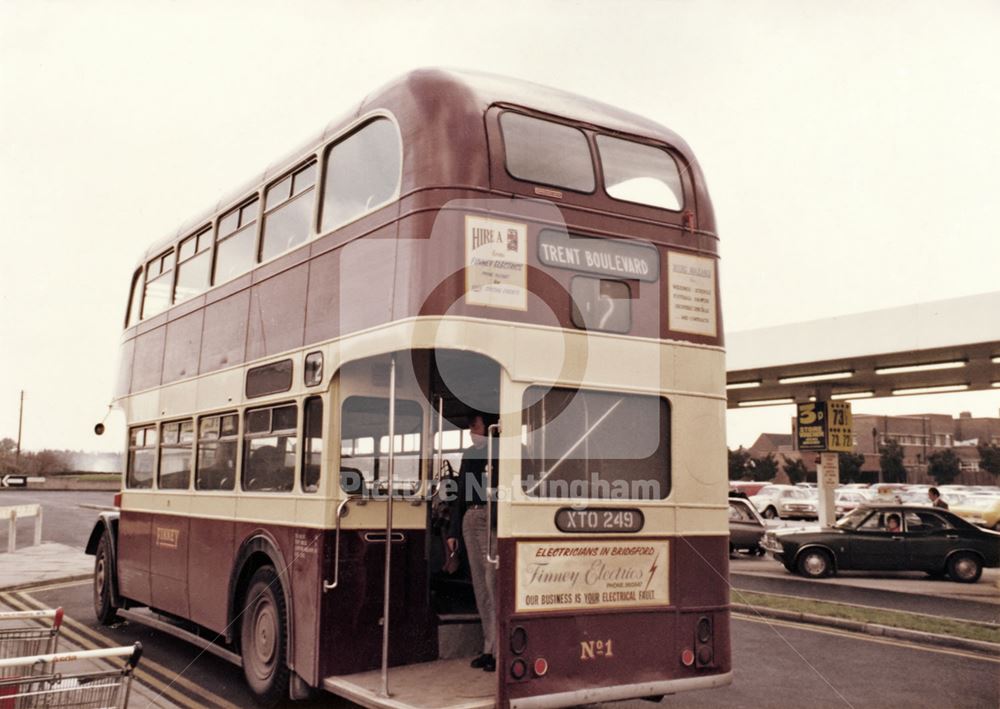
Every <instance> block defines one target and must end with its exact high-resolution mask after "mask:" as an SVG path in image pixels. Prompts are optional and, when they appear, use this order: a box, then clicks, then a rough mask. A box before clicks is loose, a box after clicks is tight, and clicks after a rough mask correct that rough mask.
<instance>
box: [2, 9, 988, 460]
mask: <svg viewBox="0 0 1000 709" xmlns="http://www.w3.org/2000/svg"><path fill="white" fill-rule="evenodd" d="M279 8H280V9H279ZM998 36H1000V3H998V2H995V0H982V1H980V2H975V1H961V0H959V1H956V2H950V3H945V2H913V1H910V0H900V1H899V2H871V1H870V0H866V1H863V2H843V1H838V2H802V1H801V0H788V1H784V0H781V1H775V2H763V1H761V2H748V1H746V0H741V1H739V2H736V1H733V2H697V3H696V2H630V3H607V2H549V3H542V2H510V1H508V2H504V3H489V4H486V3H482V4H479V3H468V2H441V3H431V2H422V3H413V2H411V3H403V2H381V3H379V2H376V3H366V4H362V3H346V2H345V3H334V2H288V3H281V4H277V3H265V2H256V1H248V0H241V1H240V2H222V1H218V0H216V1H215V2H185V1H182V0H178V1H176V2H150V1H148V0H147V1H145V2H142V3H136V2H125V1H124V0H119V1H114V2H93V1H92V2H72V1H69V0H66V1H65V2H53V1H44V0H0V224H2V231H0V239H2V243H3V255H2V258H0V347H2V350H0V364H2V370H0V372H2V373H0V436H11V437H13V436H15V435H16V432H17V408H18V394H19V390H21V389H22V388H23V389H25V390H26V405H25V417H24V439H23V444H24V447H25V448H27V449H38V448H42V447H56V448H63V447H66V448H74V449H86V450H116V449H118V448H120V447H121V445H122V437H121V434H120V431H121V429H120V428H113V429H112V430H111V431H110V432H109V435H105V436H104V437H103V438H96V437H95V436H94V435H93V433H92V432H91V430H92V427H93V424H94V423H95V422H96V421H98V420H100V419H101V417H102V416H103V414H104V412H105V410H106V407H107V404H108V403H109V400H110V396H111V389H112V375H113V372H114V367H115V358H116V356H117V349H118V338H119V335H120V329H121V324H122V318H123V313H124V309H125V301H126V298H127V290H128V285H129V278H130V274H131V273H132V270H133V268H134V267H135V264H136V260H137V259H138V257H139V255H140V254H141V253H142V251H143V250H144V248H145V247H146V246H147V245H148V244H149V243H150V242H152V241H153V240H156V239H159V238H161V237H162V236H164V235H165V234H167V233H168V232H171V233H172V232H173V231H174V230H175V229H176V228H177V226H178V225H179V224H180V223H181V222H184V221H186V220H187V219H188V218H189V217H190V216H192V215H193V214H194V213H196V212H201V211H202V210H204V209H205V208H206V207H208V206H209V205H212V204H214V202H215V201H216V200H217V198H218V197H220V196H221V195H222V194H223V193H227V192H229V191H230V190H231V189H233V188H235V187H236V186H238V185H240V184H243V183H244V182H245V181H246V180H247V179H248V178H249V177H251V176H252V175H255V174H258V173H259V172H260V170H261V169H262V168H263V167H264V166H266V165H267V164H268V163H270V162H271V161H272V160H273V159H275V158H277V157H280V156H283V155H285V154H286V153H287V151H288V150H290V149H291V148H293V147H295V146H297V145H298V144H299V143H300V141H301V140H303V139H305V138H306V137H308V136H310V135H312V134H314V133H317V132H318V131H319V130H320V129H321V128H322V127H323V126H324V125H325V124H326V123H327V122H328V121H329V120H330V119H331V118H333V117H335V116H337V115H339V114H340V113H341V112H342V111H343V110H344V109H346V108H347V107H349V106H350V105H351V104H354V103H355V102H357V101H358V100H360V99H361V98H362V97H363V96H364V95H365V94H367V93H368V92H370V91H371V90H373V89H374V88H376V87H378V86H379V85H381V84H382V83H384V82H385V81H388V80H390V79H392V78H393V77H395V76H397V75H399V74H401V73H404V72H406V71H408V70H410V69H413V68H416V67H422V66H449V67H458V68H468V69H478V70H484V71H492V72H496V73H500V74H506V75H510V76H515V77H521V78H525V79H530V80H534V81H537V82H540V83H544V84H549V85H552V86H557V87H559V88H562V89H566V90H569V91H573V92H576V93H580V94H583V95H586V96H590V97H593V98H596V99H600V100H603V101H606V102H608V103H611V104H615V105H618V106H621V107H623V108H626V109H628V110H631V111H634V112H636V113H639V114H642V115H644V116H647V117H649V118H652V119H654V120H656V121H658V122H660V123H663V124H664V125H667V126H669V127H670V128H672V129H673V130H675V131H677V132H678V133H680V134H681V135H682V136H684V137H685V138H686V139H687V141H688V142H689V143H690V145H691V146H692V148H693V149H694V151H695V152H696V154H697V156H698V158H699V160H700V162H701V164H702V166H703V168H704V171H705V174H706V177H707V179H708V184H709V189H710V191H711V194H712V197H713V201H714V205H715V211H716V215H717V217H718V223H719V228H720V233H721V238H722V242H721V243H722V246H721V248H722V265H721V274H722V286H723V294H722V297H723V307H724V313H725V326H726V328H727V329H728V330H745V329H752V328H757V327H761V326H765V325H775V324H780V323H786V322H795V321H801V320H811V319H816V318H822V317H828V316H832V315H842V314H847V313H852V312H859V311H865V310H872V309H877V308H883V307H890V306H895V305H903V304H909V303H916V302H922V301H927V300H936V299H943V298H950V297H955V296H962V295H971V294H976V293H983V292H989V291H995V290H998V289H1000V278H998V272H1000V269H998V264H1000V229H998V226H997V225H998V224H1000V197H998V195H1000V169H998V167H997V166H998V165H1000V140H998V139H997V127H998V126H1000V71H998V70H1000V48H998V47H1000V43H998V42H997V41H996V38H997V37H998ZM975 316H976V317H982V318H990V317H992V318H996V317H1000V315H998V314H997V313H981V314H975ZM859 336H863V333H859ZM998 408H1000V392H997V391H992V392H985V393H980V394H966V395H960V396H949V397H909V398H908V399H906V400H904V401H899V402H896V401H893V402H883V401H868V402H860V403H856V404H855V410H858V411H874V412H879V413H882V412H885V413H902V412H910V413H914V412H924V411H940V412H942V413H952V414H955V413H958V411H960V410H971V411H973V412H974V413H976V414H977V415H992V416H996V415H997V412H998ZM790 416H791V409H790V407H785V408H778V409H773V410H768V411H764V412H762V411H760V410H758V411H754V412H739V413H736V414H732V415H731V416H730V431H729V434H730V444H731V445H736V444H740V443H742V444H745V445H749V444H750V443H751V442H752V441H753V439H754V438H755V437H756V434H757V433H758V432H759V431H761V430H770V431H784V432H787V431H788V430H789V423H788V421H789V417H790Z"/></svg>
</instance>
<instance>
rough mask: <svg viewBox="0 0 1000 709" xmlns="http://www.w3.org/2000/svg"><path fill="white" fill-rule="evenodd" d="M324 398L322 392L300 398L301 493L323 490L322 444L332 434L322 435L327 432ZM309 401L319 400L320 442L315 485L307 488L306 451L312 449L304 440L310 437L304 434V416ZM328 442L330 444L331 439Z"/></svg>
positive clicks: (299, 478)
mask: <svg viewBox="0 0 1000 709" xmlns="http://www.w3.org/2000/svg"><path fill="white" fill-rule="evenodd" d="M325 399H326V397H325V396H324V395H323V394H312V395H311V396H305V397H303V398H302V416H301V417H300V418H301V419H302V420H301V422H299V428H300V429H301V432H302V433H301V441H300V445H301V450H300V451H299V457H300V458H301V460H300V461H299V474H298V486H299V490H298V491H299V492H300V493H301V494H303V495H317V494H319V493H320V492H321V491H322V490H323V483H324V480H323V478H324V475H323V462H324V460H325V457H326V453H327V451H326V448H325V447H322V444H323V442H324V440H325V439H328V438H331V439H332V436H327V435H324V434H326V433H327V423H328V422H327V416H328V414H327V409H328V407H327V405H326V400H325ZM311 401H317V402H319V431H320V435H319V440H320V443H321V450H320V452H319V455H320V460H319V470H318V471H317V477H316V485H315V487H314V488H312V489H308V488H306V486H305V484H304V483H305V475H306V455H307V453H310V452H312V451H311V449H309V448H308V447H307V445H306V440H307V439H311V438H312V437H311V436H307V434H306V417H307V416H308V415H309V402H311ZM329 442H330V443H331V444H332V440H331V441H329Z"/></svg>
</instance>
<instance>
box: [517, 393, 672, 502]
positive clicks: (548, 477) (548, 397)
mask: <svg viewBox="0 0 1000 709" xmlns="http://www.w3.org/2000/svg"><path fill="white" fill-rule="evenodd" d="M522 411H523V413H522V421H521V423H522V432H523V433H522V435H523V441H522V443H523V448H522V452H523V458H522V461H521V475H522V478H521V485H522V487H523V489H524V491H525V492H526V493H527V494H529V495H533V496H536V497H557V498H567V497H570V498H596V499H619V500H662V499H664V498H665V497H666V496H667V495H668V494H669V493H670V404H669V403H668V402H667V400H666V399H663V398H660V397H656V396H643V395H636V394H619V393H616V392H603V391H589V390H585V389H547V388H546V387H529V388H528V389H527V391H525V393H524V400H523V405H522Z"/></svg>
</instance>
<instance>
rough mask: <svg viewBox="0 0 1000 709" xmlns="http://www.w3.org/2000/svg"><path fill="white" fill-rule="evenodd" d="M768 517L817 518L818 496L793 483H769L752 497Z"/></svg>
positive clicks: (759, 510)
mask: <svg viewBox="0 0 1000 709" xmlns="http://www.w3.org/2000/svg"><path fill="white" fill-rule="evenodd" d="M750 501H751V502H753V504H754V507H756V508H757V511H758V512H760V513H761V514H762V515H763V516H764V517H765V518H766V519H774V518H775V517H780V518H781V519H816V518H817V516H818V513H817V512H816V496H815V495H814V494H812V493H811V492H810V491H808V490H804V489H802V488H801V487H795V486H793V485H768V486H767V487H765V488H764V489H762V490H761V491H760V492H758V493H757V494H756V495H754V496H753V497H751V498H750Z"/></svg>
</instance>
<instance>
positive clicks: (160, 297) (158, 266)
mask: <svg viewBox="0 0 1000 709" xmlns="http://www.w3.org/2000/svg"><path fill="white" fill-rule="evenodd" d="M173 276H174V250H173V249H170V251H167V252H166V253H164V254H160V255H159V256H157V257H156V258H154V259H153V260H152V261H150V262H149V263H147V264H146V293H145V296H144V297H143V301H142V317H144V318H148V317H151V316H153V315H156V314H157V313H162V312H163V311H164V310H166V309H167V308H168V307H169V306H170V291H171V288H172V286H173Z"/></svg>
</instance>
